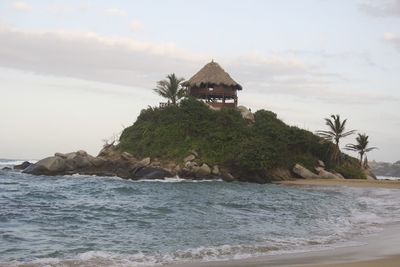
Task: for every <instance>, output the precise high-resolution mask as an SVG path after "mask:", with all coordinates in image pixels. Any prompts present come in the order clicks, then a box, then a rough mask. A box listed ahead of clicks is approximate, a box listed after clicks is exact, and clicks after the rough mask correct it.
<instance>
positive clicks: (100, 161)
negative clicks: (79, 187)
mask: <svg viewBox="0 0 400 267" xmlns="http://www.w3.org/2000/svg"><path fill="white" fill-rule="evenodd" d="M90 162H91V163H92V164H93V166H95V167H101V166H103V165H104V164H105V163H106V160H104V159H102V158H99V157H97V158H95V157H93V159H91V160H90Z"/></svg>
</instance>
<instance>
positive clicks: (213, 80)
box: [183, 60, 242, 90]
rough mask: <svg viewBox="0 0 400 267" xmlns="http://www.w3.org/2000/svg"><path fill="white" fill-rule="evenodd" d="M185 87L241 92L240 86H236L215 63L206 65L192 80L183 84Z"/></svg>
mask: <svg viewBox="0 0 400 267" xmlns="http://www.w3.org/2000/svg"><path fill="white" fill-rule="evenodd" d="M183 86H187V87H210V86H211V87H212V86H227V87H232V88H234V89H236V90H242V86H241V85H240V84H238V83H237V82H236V81H235V80H233V79H232V77H231V76H230V75H229V74H228V73H227V72H226V71H225V70H224V69H223V68H222V67H221V66H220V65H219V64H218V63H217V62H214V60H213V61H211V62H210V63H208V64H206V65H205V66H204V67H203V68H202V69H201V70H199V72H197V73H196V74H195V75H193V77H192V78H190V79H189V80H187V81H186V82H184V83H183Z"/></svg>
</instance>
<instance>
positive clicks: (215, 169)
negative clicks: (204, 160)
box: [211, 165, 220, 175]
mask: <svg viewBox="0 0 400 267" xmlns="http://www.w3.org/2000/svg"><path fill="white" fill-rule="evenodd" d="M211 173H212V174H214V175H220V172H219V167H218V165H214V167H213V168H212V171H211Z"/></svg>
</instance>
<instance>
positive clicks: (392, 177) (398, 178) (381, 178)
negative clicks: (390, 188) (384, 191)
mask: <svg viewBox="0 0 400 267" xmlns="http://www.w3.org/2000/svg"><path fill="white" fill-rule="evenodd" d="M376 178H377V179H378V180H400V177H394V176H377V177H376Z"/></svg>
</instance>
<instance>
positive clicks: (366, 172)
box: [363, 168, 377, 180]
mask: <svg viewBox="0 0 400 267" xmlns="http://www.w3.org/2000/svg"><path fill="white" fill-rule="evenodd" d="M363 173H364V175H365V177H367V180H376V179H377V178H376V176H375V174H374V173H373V172H372V170H371V169H370V168H366V169H363Z"/></svg>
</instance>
